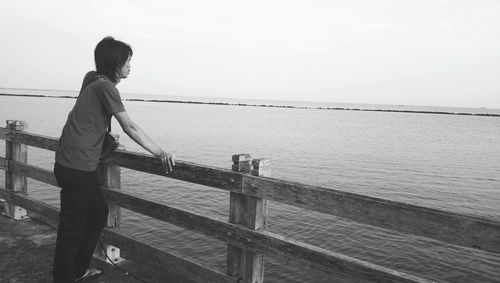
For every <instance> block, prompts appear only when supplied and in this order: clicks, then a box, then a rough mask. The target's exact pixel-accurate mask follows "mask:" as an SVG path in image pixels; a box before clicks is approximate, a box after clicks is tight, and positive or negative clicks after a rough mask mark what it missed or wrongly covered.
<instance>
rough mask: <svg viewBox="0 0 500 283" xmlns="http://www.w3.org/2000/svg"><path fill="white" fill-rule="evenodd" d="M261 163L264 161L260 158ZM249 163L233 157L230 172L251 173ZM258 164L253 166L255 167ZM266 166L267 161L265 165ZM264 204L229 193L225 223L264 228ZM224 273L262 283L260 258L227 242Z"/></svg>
mask: <svg viewBox="0 0 500 283" xmlns="http://www.w3.org/2000/svg"><path fill="white" fill-rule="evenodd" d="M261 160H263V161H262V162H264V159H261ZM252 163H253V162H252V160H251V157H250V155H249V154H236V155H233V166H232V169H233V171H235V172H244V173H250V172H252V173H253V174H254V175H255V174H259V171H258V170H257V171H256V172H253V171H255V170H252ZM259 164H260V163H258V164H257V165H259ZM268 167H269V162H268ZM266 216H267V201H266V200H264V199H262V198H257V197H252V196H247V195H243V194H239V193H236V192H231V193H230V204H229V222H230V223H234V224H239V225H242V226H245V227H246V228H249V229H253V230H258V229H264V228H265V226H266ZM226 266H227V274H229V275H231V276H240V277H241V279H242V281H241V282H247V283H261V282H264V256H263V255H261V254H255V253H253V252H251V251H249V250H247V249H246V248H245V247H241V245H238V244H236V243H231V242H229V243H228V248H227V260H226Z"/></svg>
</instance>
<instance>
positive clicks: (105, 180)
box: [95, 135, 123, 263]
mask: <svg viewBox="0 0 500 283" xmlns="http://www.w3.org/2000/svg"><path fill="white" fill-rule="evenodd" d="M114 136H115V138H116V140H117V141H118V136H117V135H114ZM97 171H98V175H99V183H100V185H101V188H102V189H106V188H113V189H120V188H121V169H120V166H119V165H116V164H112V163H105V162H100V163H99V166H98V168H97ZM106 201H107V203H108V209H109V214H108V222H107V227H108V228H114V229H120V220H121V211H120V207H119V206H118V205H116V204H115V203H113V202H110V201H109V200H106ZM103 246H104V249H105V250H106V254H107V256H106V254H104V252H103V250H102V247H101V245H100V244H99V243H98V245H97V247H96V251H95V254H96V255H97V256H98V257H101V258H103V259H104V260H106V261H107V262H109V259H108V257H109V258H110V259H111V260H112V261H113V262H115V263H117V262H120V261H122V260H123V259H122V258H121V257H120V249H119V248H117V247H115V246H112V245H107V244H106V243H103Z"/></svg>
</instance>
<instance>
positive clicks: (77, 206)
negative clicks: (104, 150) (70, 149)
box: [53, 163, 108, 283]
mask: <svg viewBox="0 0 500 283" xmlns="http://www.w3.org/2000/svg"><path fill="white" fill-rule="evenodd" d="M54 174H55V176H56V180H57V184H58V185H59V186H60V187H61V188H62V189H61V211H60V212H59V228H58V230H57V241H56V252H55V256H54V269H53V275H54V282H56V283H59V282H61V283H62V282H64V283H67V282H74V281H75V279H76V278H78V277H80V276H82V275H83V273H84V272H85V271H86V269H87V268H88V266H89V262H90V260H91V258H92V254H93V252H94V249H95V246H96V243H97V239H98V237H99V234H100V233H101V230H102V228H104V227H106V222H107V219H108V205H107V204H106V200H105V199H104V197H103V195H102V192H101V188H100V187H99V180H98V178H97V172H89V171H81V170H76V169H71V168H67V167H64V166H62V165H60V164H57V163H56V164H55V166H54Z"/></svg>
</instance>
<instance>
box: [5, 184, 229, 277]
mask: <svg viewBox="0 0 500 283" xmlns="http://www.w3.org/2000/svg"><path fill="white" fill-rule="evenodd" d="M0 198H3V199H5V200H6V201H7V202H9V203H12V204H15V205H18V206H21V207H23V208H25V209H27V210H28V211H30V212H33V213H35V214H37V215H42V216H44V217H47V219H49V220H51V221H55V222H58V219H59V209H58V208H56V207H54V206H51V205H48V204H45V203H43V202H41V201H38V200H36V199H33V198H30V197H28V196H26V195H24V194H21V193H15V192H12V191H9V190H5V189H2V188H0ZM103 234H104V236H105V237H106V241H107V240H109V241H110V242H109V243H111V244H113V243H115V244H120V245H119V247H120V248H122V249H124V250H127V249H129V250H130V251H131V252H133V253H136V254H138V255H139V256H141V257H145V258H146V259H149V260H151V262H154V263H156V264H169V265H168V266H169V269H171V270H172V271H174V272H175V271H177V272H179V273H180V274H182V275H183V276H184V277H187V278H189V279H192V280H195V281H197V282H224V283H226V282H227V283H230V282H231V283H236V282H238V279H237V278H234V277H230V276H228V275H225V274H223V273H221V272H219V271H216V270H213V269H211V268H209V267H206V266H204V265H202V264H200V263H199V262H197V261H195V260H193V259H190V258H187V257H186V256H182V255H178V254H175V253H168V252H164V251H161V250H158V249H156V248H154V247H151V246H150V245H147V244H144V243H141V242H139V241H138V240H135V239H133V238H131V237H128V236H125V235H123V234H122V233H121V232H118V231H117V230H114V229H105V230H103ZM172 263H175V264H174V265H170V264H172ZM207 278H208V279H209V280H208V281H207ZM203 279H204V280H203Z"/></svg>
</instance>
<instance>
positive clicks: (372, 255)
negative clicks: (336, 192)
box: [0, 96, 500, 282]
mask: <svg viewBox="0 0 500 283" xmlns="http://www.w3.org/2000/svg"><path fill="white" fill-rule="evenodd" d="M74 101H75V100H74V99H61V98H33V97H30V98H28V97H1V96H0V121H5V120H7V119H18V120H24V121H27V122H28V123H29V127H28V131H30V132H34V133H39V134H44V135H48V136H54V137H57V136H59V134H60V131H61V129H62V126H63V124H64V122H65V118H66V115H67V113H68V111H69V110H70V109H71V107H72V105H73V104H74ZM125 106H126V108H127V111H128V112H129V114H130V116H131V117H132V119H133V120H135V121H136V122H137V123H138V124H139V125H141V126H142V127H143V128H144V130H145V131H146V132H148V133H150V135H151V136H152V137H153V139H154V140H156V141H158V143H159V144H160V145H161V146H162V147H164V148H165V149H167V150H169V151H173V152H175V153H176V155H177V158H178V159H180V160H183V161H190V162H196V163H200V164H204V165H210V166H216V167H222V168H227V169H229V168H230V167H231V156H232V155H233V154H235V153H250V154H252V156H253V157H254V158H258V157H267V158H270V159H271V162H272V175H273V177H276V178H280V179H288V180H294V181H299V182H302V183H308V184H314V185H319V186H323V187H327V188H334V189H340V190H345V191H349V192H355V193H360V194H365V195H370V196H375V197H381V198H387V199H390V200H397V201H404V202H407V203H411V204H417V205H422V206H426V207H432V208H438V209H443V210H447V211H453V212H459V213H465V214H470V215H476V216H482V217H486V218H489V219H494V220H496V221H498V219H500V118H499V117H479V116H458V115H431V114H416V113H388V112H360V111H333V110H319V109H289V108H264V107H240V106H220V105H196V104H172V103H152V102H132V101H128V102H126V104H125ZM113 129H114V131H115V132H117V133H118V134H120V136H121V138H120V141H121V143H122V144H124V145H125V147H126V148H127V149H129V150H132V151H142V150H141V149H140V148H139V147H138V146H137V145H135V144H133V142H132V141H131V140H130V139H129V138H128V137H126V136H125V134H123V133H122V132H120V131H119V125H118V124H117V123H116V122H115V124H114V125H113ZM0 152H1V153H2V155H3V153H4V147H3V146H1V147H0ZM53 158H54V154H53V153H51V152H46V151H43V150H38V149H35V148H30V152H29V162H31V163H33V164H36V165H39V166H42V167H45V168H47V169H51V168H52V166H53ZM2 177H3V174H2ZM122 186H123V189H124V190H128V191H134V192H136V193H139V194H141V195H144V196H146V197H148V198H153V199H157V200H161V201H163V202H165V203H167V204H170V205H172V206H176V207H180V208H183V209H187V210H190V211H194V212H198V213H201V214H204V215H209V216H211V217H216V218H220V219H222V220H226V219H227V218H228V216H227V214H228V213H227V212H228V206H229V202H228V198H229V196H228V194H227V193H225V192H223V191H219V190H216V189H212V188H208V187H204V186H198V185H192V184H189V183H185V182H181V181H176V180H170V179H167V178H159V177H156V176H153V175H149V174H143V173H138V172H134V171H131V170H127V169H123V170H122ZM30 192H33V193H32V194H33V196H35V197H38V198H41V199H44V200H46V201H48V202H50V203H53V204H56V205H57V203H58V189H57V188H47V186H46V185H43V184H40V183H38V182H35V181H31V180H30ZM122 227H123V229H124V230H128V231H129V232H130V233H132V234H133V235H134V236H137V237H142V238H145V239H147V240H148V241H151V242H152V243H154V244H155V245H157V246H159V247H162V248H164V249H168V250H175V251H178V252H181V253H183V254H186V255H189V256H190V257H192V258H195V259H199V260H201V261H204V262H206V263H207V264H208V265H211V266H213V267H216V268H220V269H221V270H223V269H224V265H225V253H226V244H225V243H222V242H220V241H217V240H207V238H205V237H203V236H200V235H197V234H195V233H191V232H189V231H184V230H183V229H181V228H177V227H175V226H172V225H169V224H166V223H162V222H160V221H156V220H154V219H149V218H145V217H142V216H139V215H137V214H135V213H133V212H130V211H124V222H123V224H122ZM269 230H270V231H273V232H279V233H280V234H283V235H286V236H289V237H291V238H294V239H297V240H301V241H304V242H307V243H312V244H315V245H318V246H320V247H324V248H327V249H329V250H332V251H335V252H339V253H342V254H345V255H349V256H352V257H355V258H357V259H362V260H367V261H370V262H373V263H376V264H378V265H382V266H386V267H390V268H394V269H396V270H399V271H403V272H407V273H411V274H416V275H419V276H421V277H424V278H430V279H434V280H444V281H450V282H500V279H499V278H500V257H499V256H498V255H494V254H491V253H486V252H482V251H478V250H473V249H466V248H460V247H456V246H453V245H446V244H443V243H441V242H436V241H432V240H428V239H422V238H418V237H412V236H408V235H403V234H397V233H392V232H389V231H384V230H381V229H374V228H372V227H368V226H365V225H361V224H357V223H353V222H350V221H346V220H344V219H341V218H337V217H333V216H329V215H326V214H321V213H314V212H308V211H304V210H302V209H298V208H294V207H291V206H287V205H281V204H278V203H273V202H271V203H270V205H269ZM265 278H266V282H345V279H339V278H331V277H329V276H328V275H326V274H320V273H318V272H316V271H311V270H309V269H307V268H306V267H303V266H289V265H287V264H284V263H282V262H277V261H275V260H273V259H266V274H265Z"/></svg>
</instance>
